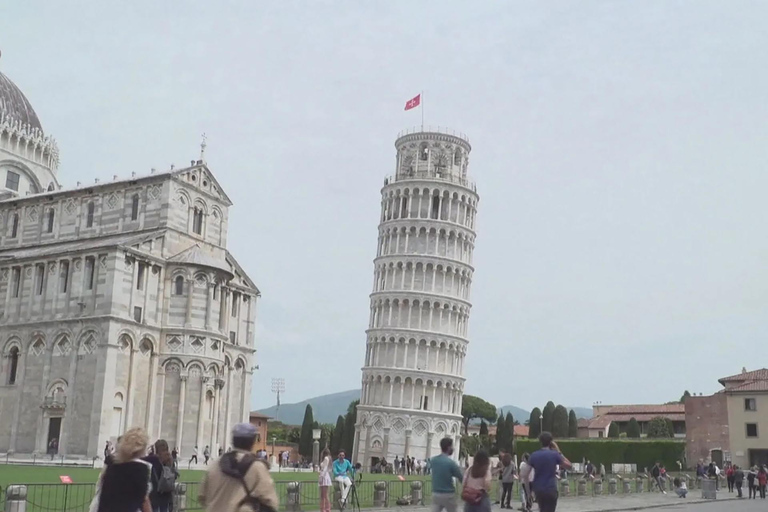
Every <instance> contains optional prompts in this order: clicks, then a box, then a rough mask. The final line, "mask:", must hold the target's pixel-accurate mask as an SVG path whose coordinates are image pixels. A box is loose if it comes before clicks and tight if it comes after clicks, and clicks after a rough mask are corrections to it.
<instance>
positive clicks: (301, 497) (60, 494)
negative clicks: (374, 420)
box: [0, 475, 700, 512]
mask: <svg viewBox="0 0 768 512" xmlns="http://www.w3.org/2000/svg"><path fill="white" fill-rule="evenodd" d="M379 482H381V483H379ZM414 482H419V483H420V492H416V493H414V492H413V490H414V489H413V487H412V484H413V483H414ZM567 482H568V485H567V486H566V485H565V482H564V481H561V482H560V495H561V497H566V496H571V497H578V496H585V497H589V496H603V495H624V494H637V493H649V492H658V491H659V489H658V485H657V484H656V482H655V481H654V480H652V479H649V478H645V477H636V476H635V475H627V476H625V477H620V476H612V477H611V478H608V479H606V480H600V479H595V480H584V479H583V478H572V479H568V481H567ZM377 484H378V485H379V488H380V490H386V500H385V503H384V506H386V507H389V508H396V507H397V505H398V504H399V503H398V502H399V501H400V502H402V504H410V505H430V504H431V497H432V482H431V480H430V479H429V477H426V478H424V479H419V480H405V481H398V480H390V481H386V482H384V481H381V480H376V479H374V478H372V479H371V480H364V481H362V482H359V483H358V484H357V485H356V486H355V493H356V494H357V500H358V501H359V503H360V508H373V507H374V506H375V503H374V500H375V496H376V491H377V489H376V487H377ZM381 486H383V487H381ZM662 486H663V488H664V489H665V490H667V491H671V490H672V489H673V486H672V481H671V479H666V480H664V481H662ZM417 487H418V484H417ZM499 487H500V483H499V481H498V480H494V481H493V483H492V489H491V500H492V501H498V499H499V497H500V489H499ZM566 487H567V489H566ZM699 487H700V484H699V482H698V481H696V480H695V479H688V488H689V490H691V491H693V490H694V489H696V488H699ZM198 488H199V484H198V483H197V482H185V483H183V485H180V486H178V489H177V490H178V492H177V496H176V500H177V503H178V505H181V506H178V507H177V508H176V510H180V509H184V510H190V511H199V510H204V507H203V506H201V505H200V503H199V502H198V498H197V495H198ZM275 488H276V489H275V490H276V491H277V495H278V498H279V500H280V510H281V511H284V510H294V509H295V507H294V506H295V505H298V507H299V508H300V509H301V510H309V511H311V510H319V509H320V489H319V487H318V485H317V482H316V481H305V482H298V485H296V483H295V482H285V481H280V482H275ZM95 490H96V486H95V485H94V484H26V485H20V486H9V487H8V488H6V489H0V512H2V511H5V510H6V504H7V499H6V498H8V497H9V498H11V499H12V500H23V501H26V510H27V512H88V509H89V507H90V504H91V500H92V499H93V496H94V492H95ZM457 492H459V491H458V490H457ZM414 496H416V497H419V499H418V500H416V501H418V503H417V502H415V501H414V499H413V498H414ZM512 496H513V499H514V500H515V501H516V502H519V500H520V485H519V484H518V483H515V484H514V487H513V494H512ZM379 498H381V495H380V496H379ZM329 499H330V500H331V504H332V506H333V508H334V509H336V508H338V507H337V505H338V504H337V502H336V501H335V496H334V489H333V488H331V489H329Z"/></svg>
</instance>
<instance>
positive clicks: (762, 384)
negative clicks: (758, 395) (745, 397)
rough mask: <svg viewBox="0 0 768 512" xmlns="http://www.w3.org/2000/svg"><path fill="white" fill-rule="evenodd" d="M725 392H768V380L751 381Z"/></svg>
mask: <svg viewBox="0 0 768 512" xmlns="http://www.w3.org/2000/svg"><path fill="white" fill-rule="evenodd" d="M727 391H729V392H730V391H768V380H752V381H749V382H745V383H744V384H739V385H737V386H733V387H730V388H728V389H727Z"/></svg>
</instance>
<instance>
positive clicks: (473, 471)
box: [461, 450, 491, 512]
mask: <svg viewBox="0 0 768 512" xmlns="http://www.w3.org/2000/svg"><path fill="white" fill-rule="evenodd" d="M490 492H491V459H490V457H488V454H487V453H486V452H484V451H483V450H480V451H478V452H477V453H476V454H475V457H474V459H473V460H472V465H471V466H470V467H469V468H468V469H467V472H466V473H464V487H463V489H462V491H461V499H462V500H464V512H491V499H490V498H489V497H488V494H489V493H490Z"/></svg>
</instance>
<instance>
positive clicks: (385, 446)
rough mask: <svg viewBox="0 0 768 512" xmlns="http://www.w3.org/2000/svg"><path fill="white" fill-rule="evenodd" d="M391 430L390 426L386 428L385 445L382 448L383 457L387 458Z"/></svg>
mask: <svg viewBox="0 0 768 512" xmlns="http://www.w3.org/2000/svg"><path fill="white" fill-rule="evenodd" d="M389 432H390V428H389V427H386V428H384V446H382V449H381V455H382V457H384V458H385V459H387V460H389Z"/></svg>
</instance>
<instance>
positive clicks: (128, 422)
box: [123, 341, 139, 432]
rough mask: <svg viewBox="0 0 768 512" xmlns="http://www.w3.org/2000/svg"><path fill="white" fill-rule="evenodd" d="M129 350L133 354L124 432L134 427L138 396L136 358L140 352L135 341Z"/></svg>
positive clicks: (127, 388)
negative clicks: (135, 390)
mask: <svg viewBox="0 0 768 512" xmlns="http://www.w3.org/2000/svg"><path fill="white" fill-rule="evenodd" d="M129 350H130V351H131V356H130V359H129V361H130V363H129V364H130V366H129V368H128V386H127V387H126V397H125V427H124V428H123V432H125V431H126V430H128V429H129V428H131V427H133V409H134V407H133V402H134V400H135V398H136V397H135V396H134V392H133V390H134V388H135V387H136V367H137V366H138V364H136V358H137V356H138V354H139V351H138V349H136V342H135V341H134V342H133V344H132V345H131V348H129Z"/></svg>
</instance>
